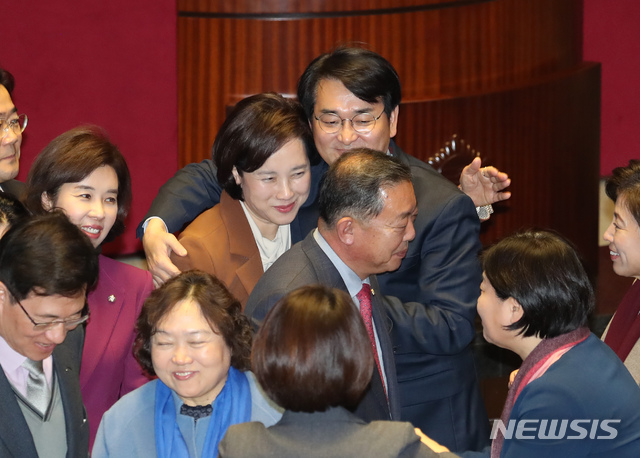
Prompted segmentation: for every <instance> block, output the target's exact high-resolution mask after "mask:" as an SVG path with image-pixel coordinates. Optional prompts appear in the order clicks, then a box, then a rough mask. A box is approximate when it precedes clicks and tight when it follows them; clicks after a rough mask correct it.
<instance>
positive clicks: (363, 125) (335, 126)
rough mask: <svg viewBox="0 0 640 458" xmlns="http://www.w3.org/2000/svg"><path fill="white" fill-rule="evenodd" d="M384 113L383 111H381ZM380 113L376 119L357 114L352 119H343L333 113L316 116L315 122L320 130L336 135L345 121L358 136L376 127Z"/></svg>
mask: <svg viewBox="0 0 640 458" xmlns="http://www.w3.org/2000/svg"><path fill="white" fill-rule="evenodd" d="M382 113H384V110H382ZM382 113H380V114H379V115H378V116H377V117H376V116H373V115H372V114H371V113H358V114H357V115H355V116H354V117H353V118H351V119H349V118H347V119H344V118H341V117H340V116H338V115H337V114H334V113H324V114H323V115H320V116H316V115H313V117H314V118H316V121H318V123H319V124H320V128H321V129H322V130H323V131H325V132H326V133H328V134H336V133H338V132H339V131H340V129H342V124H343V123H344V122H345V121H350V122H351V127H352V128H353V130H355V131H356V132H358V133H360V134H366V133H368V132H371V131H372V130H373V128H374V127H375V126H376V121H377V120H378V119H380V116H382Z"/></svg>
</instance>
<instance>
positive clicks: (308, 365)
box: [251, 285, 374, 412]
mask: <svg viewBox="0 0 640 458" xmlns="http://www.w3.org/2000/svg"><path fill="white" fill-rule="evenodd" d="M373 361H374V360H373V349H372V347H371V343H370V341H369V335H368V334H367V331H366V329H365V327H364V323H363V321H362V317H361V316H360V313H359V312H358V310H357V309H356V307H355V305H354V304H353V301H352V300H351V298H350V297H349V295H348V294H346V293H345V292H344V291H340V290H338V289H333V288H328V287H326V286H322V285H310V286H303V287H301V288H299V289H297V290H294V291H292V292H290V293H289V294H287V295H286V296H285V297H283V298H282V299H281V300H280V301H279V302H278V303H277V304H276V305H275V306H274V307H273V308H272V309H271V310H270V311H269V313H268V314H267V316H266V318H265V320H264V322H263V323H262V326H261V327H260V329H259V330H258V333H257V334H256V337H255V341H254V344H253V351H252V354H251V367H252V369H253V371H254V373H255V375H256V378H257V379H258V382H259V383H260V385H261V386H262V388H263V389H264V390H265V392H266V393H267V395H268V396H269V397H270V398H271V399H273V401H275V402H276V403H277V404H278V405H279V406H281V407H283V408H285V409H287V410H292V411H295V412H317V411H324V410H326V409H327V408H329V407H333V406H342V407H346V408H353V407H355V406H356V405H357V404H358V402H359V401H360V400H361V399H362V396H363V394H364V391H365V389H366V388H367V386H368V384H369V382H370V381H371V375H372V373H373V365H374V362H373Z"/></svg>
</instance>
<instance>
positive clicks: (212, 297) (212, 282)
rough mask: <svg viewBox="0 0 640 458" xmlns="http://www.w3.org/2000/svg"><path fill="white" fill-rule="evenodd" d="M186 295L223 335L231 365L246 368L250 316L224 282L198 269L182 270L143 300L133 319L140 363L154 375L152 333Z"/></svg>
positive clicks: (214, 328) (136, 355)
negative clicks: (134, 319)
mask: <svg viewBox="0 0 640 458" xmlns="http://www.w3.org/2000/svg"><path fill="white" fill-rule="evenodd" d="M185 299H191V300H193V301H194V302H196V303H197V304H198V305H199V306H200V311H201V312H202V314H203V315H204V317H205V319H206V320H207V321H208V322H209V325H210V326H211V329H212V330H213V331H214V332H216V333H217V334H220V335H221V336H222V338H223V339H224V341H225V343H226V344H227V346H228V347H229V349H230V350H231V365H232V366H233V367H235V368H236V369H238V370H240V371H246V370H248V369H249V368H250V366H251V340H252V330H251V325H250V324H249V320H248V319H247V317H246V316H244V315H243V314H242V307H241V306H240V302H238V300H237V299H236V298H235V297H233V296H232V295H231V293H230V292H229V290H228V289H227V288H226V286H225V285H224V283H222V282H221V281H220V280H218V279H217V278H216V277H213V276H211V275H209V274H208V273H206V272H202V271H199V270H189V271H186V272H182V273H181V274H180V275H178V276H177V277H174V278H172V279H171V280H169V281H167V282H166V283H165V284H164V285H162V286H161V287H160V288H158V289H156V290H155V291H153V292H152V293H151V294H150V295H149V297H148V298H147V300H146V301H145V303H144V306H143V307H142V311H141V312H140V316H139V317H138V321H137V323H136V331H137V333H136V340H135V343H134V347H133V352H134V355H135V357H136V359H137V360H138V362H139V363H140V366H142V368H143V369H144V370H145V371H146V372H147V373H149V374H150V375H156V373H155V371H154V369H153V364H152V362H151V337H152V336H153V335H154V334H155V333H156V330H157V327H158V323H160V321H162V319H163V318H164V317H165V316H167V315H168V314H169V313H170V312H171V310H173V308H174V307H175V306H176V304H177V303H178V302H180V301H183V300H185Z"/></svg>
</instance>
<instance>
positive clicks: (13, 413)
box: [0, 326, 89, 458]
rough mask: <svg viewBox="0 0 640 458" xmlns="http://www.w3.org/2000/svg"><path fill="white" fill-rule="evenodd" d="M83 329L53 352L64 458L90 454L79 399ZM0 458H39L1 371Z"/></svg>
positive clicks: (84, 415)
mask: <svg viewBox="0 0 640 458" xmlns="http://www.w3.org/2000/svg"><path fill="white" fill-rule="evenodd" d="M83 342H84V327H83V326H78V327H77V328H76V329H74V330H73V331H70V332H68V333H67V337H66V338H65V340H64V342H63V343H61V344H60V345H58V346H56V348H55V350H53V370H54V371H55V374H56V376H57V382H58V388H59V390H60V395H61V397H62V407H63V408H64V420H65V428H66V433H67V457H68V458H76V457H82V458H86V457H87V456H88V454H89V423H88V422H87V412H86V411H85V409H84V405H83V404H82V396H81V395H80V379H79V373H80V358H81V355H82V345H83ZM0 456H1V457H3V458H9V457H15V458H38V454H37V452H36V446H35V444H34V442H33V438H32V437H31V431H30V430H29V426H28V425H27V421H26V420H25V419H24V416H23V414H22V410H20V406H19V405H18V401H17V399H16V395H15V393H14V392H13V388H12V387H11V383H9V380H7V377H6V376H5V375H4V371H2V370H0Z"/></svg>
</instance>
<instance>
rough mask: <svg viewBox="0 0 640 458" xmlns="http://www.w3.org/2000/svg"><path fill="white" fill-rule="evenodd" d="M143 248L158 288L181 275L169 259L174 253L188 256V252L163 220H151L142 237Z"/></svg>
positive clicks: (154, 282)
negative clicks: (168, 229) (168, 230)
mask: <svg viewBox="0 0 640 458" xmlns="http://www.w3.org/2000/svg"><path fill="white" fill-rule="evenodd" d="M142 246H143V247H144V254H145V256H146V257H147V265H148V266H149V272H151V275H152V276H153V284H154V285H155V287H156V288H158V287H159V286H161V285H162V284H163V283H164V282H165V281H167V280H169V279H170V278H172V277H175V276H176V275H178V274H179V273H180V270H179V269H178V268H177V267H176V266H175V265H174V264H173V263H172V262H171V260H170V259H169V255H170V254H171V251H173V252H174V253H175V254H177V255H178V256H186V255H187V250H185V248H184V247H183V246H182V245H181V244H180V242H178V239H177V238H176V237H175V236H174V235H173V234H169V233H168V232H167V229H166V228H165V226H164V223H163V222H162V220H161V219H159V218H152V219H150V220H149V223H148V224H147V229H146V230H145V231H144V236H143V237H142Z"/></svg>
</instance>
